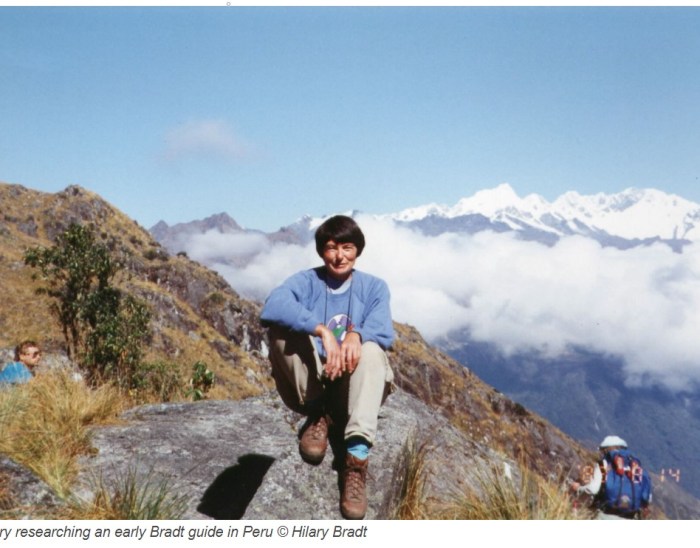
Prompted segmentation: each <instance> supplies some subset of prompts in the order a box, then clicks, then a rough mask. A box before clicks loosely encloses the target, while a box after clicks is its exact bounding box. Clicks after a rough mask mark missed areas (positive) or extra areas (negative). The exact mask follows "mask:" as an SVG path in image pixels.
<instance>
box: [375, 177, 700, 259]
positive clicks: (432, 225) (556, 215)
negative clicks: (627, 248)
mask: <svg viewBox="0 0 700 548" xmlns="http://www.w3.org/2000/svg"><path fill="white" fill-rule="evenodd" d="M384 217H385V218H390V219H393V220H395V221H397V222H400V223H402V224H407V225H412V226H416V227H418V228H421V229H423V230H424V231H426V232H428V233H431V234H435V233H439V232H443V231H455V232H462V231H469V232H473V231H476V230H483V229H487V228H490V229H494V230H498V231H507V230H516V231H520V232H523V233H527V234H528V236H529V237H530V238H532V239H542V240H548V239H551V238H552V237H553V238H558V237H560V236H564V235H571V234H581V235H584V236H589V237H595V238H596V239H598V240H603V241H604V242H603V243H607V244H611V245H614V240H615V239H623V240H628V241H635V240H636V241H645V240H654V239H657V240H658V239H660V240H666V241H683V240H685V241H694V240H700V205H699V204H697V203H694V202H691V201H689V200H686V199H684V198H681V197H679V196H676V195H673V194H666V193H664V192H661V191H659V190H654V189H646V190H638V189H627V190H624V191H623V192H619V193H617V194H603V193H599V194H595V195H590V196H585V195H581V194H579V193H577V192H567V193H566V194H563V195H562V196H560V197H559V198H557V199H556V200H555V201H554V202H551V203H550V202H548V201H547V200H545V199H544V198H543V197H542V196H539V195H537V194H530V195H528V196H526V197H524V198H520V197H519V196H518V195H517V194H516V193H515V191H514V190H513V189H512V188H511V186H510V185H508V184H502V185H499V186H497V187H496V188H494V189H490V190H481V191H479V192H477V193H476V194H474V195H473V196H471V197H468V198H463V199H461V200H460V201H459V202H457V203H456V204H455V205H454V206H451V207H450V206H444V205H438V204H428V205H425V206H420V207H415V208H411V209H406V210H404V211H401V212H399V213H395V214H389V215H386V216H384ZM467 220H471V223H470V225H471V229H469V228H466V227H467V224H466V221H467ZM605 240H608V241H605Z"/></svg>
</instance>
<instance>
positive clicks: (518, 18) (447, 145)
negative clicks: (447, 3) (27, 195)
mask: <svg viewBox="0 0 700 548" xmlns="http://www.w3.org/2000/svg"><path fill="white" fill-rule="evenodd" d="M698 28H700V8H670V9H662V8H593V7H589V8H474V7H462V8H359V7H358V8H225V7H221V8H213V7H208V8H187V7H180V8H162V7H161V8H138V7H122V8H48V7H36V8H7V7H5V8H0V71H1V72H0V73H1V74H2V85H0V120H2V131H0V180H1V181H5V182H11V183H19V184H23V185H24V186H27V187H30V188H35V189H39V190H46V191H52V192H53V191H58V190H61V189H63V188H65V187H66V186H67V185H69V184H80V185H82V186H84V187H86V188H89V189H91V190H93V191H95V192H98V193H99V194H101V195H102V196H104V197H105V198H106V199H107V200H109V201H110V202H112V203H113V204H115V205H116V206H117V207H119V208H120V209H122V210H123V211H124V212H125V213H127V214H128V215H130V216H132V217H134V218H135V219H136V220H138V221H139V222H140V223H141V224H142V225H144V226H146V227H150V226H151V225H152V224H154V223H155V222H157V221H158V220H160V219H164V220H166V221H167V222H168V223H171V224H172V223H175V222H181V221H188V220H192V219H196V218H202V217H205V216H207V215H210V214H213V213H218V212H221V211H226V212H228V213H229V214H231V215H232V216H233V217H234V218H235V219H236V220H237V221H238V222H239V223H241V224H243V225H244V226H246V227H249V228H260V229H263V230H275V229H276V228H278V227H279V226H282V225H285V224H288V223H290V222H293V221H294V220H296V219H297V218H298V217H300V216H301V215H303V214H305V213H308V214H312V215H322V214H326V213H334V212H339V211H346V210H349V209H361V210H363V211H365V212H370V213H384V212H393V211H398V210H401V209H404V208H407V207H412V206H417V205H420V204H423V203H428V202H438V203H445V204H453V203H455V202H456V201H457V200H458V199H459V198H461V197H464V196H469V195H471V194H473V193H474V192H476V191H477V190H480V189H483V188H491V187H494V186H496V185H498V184H500V183H503V182H508V183H510V184H511V185H512V186H513V188H514V189H515V190H516V191H517V192H518V193H519V194H520V195H526V194H529V193H531V192H536V193H538V194H541V195H543V196H544V197H545V198H547V199H550V200H551V199H553V198H555V197H557V196H558V195H560V194H562V193H563V192H565V191H567V190H577V191H579V192H581V193H584V194H590V193H595V192H601V191H602V192H617V191H620V190H623V189H625V188H627V187H632V186H634V187H640V188H646V187H654V188H659V189H661V190H664V191H667V192H672V193H676V194H679V195H681V196H683V197H685V198H688V199H690V200H693V201H697V202H700V154H699V152H700V32H698V30H697V29H698Z"/></svg>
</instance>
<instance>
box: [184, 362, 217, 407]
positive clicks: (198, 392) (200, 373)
mask: <svg viewBox="0 0 700 548" xmlns="http://www.w3.org/2000/svg"><path fill="white" fill-rule="evenodd" d="M212 386H214V372H213V371H210V370H209V368H208V367H207V364H206V363H204V362H202V361H198V362H197V363H195V364H194V365H193V366H192V377H191V378H190V383H189V388H188V390H187V397H188V398H192V401H199V400H203V399H204V398H205V397H206V394H207V392H209V390H211V388H212Z"/></svg>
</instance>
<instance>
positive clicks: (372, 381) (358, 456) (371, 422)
mask: <svg viewBox="0 0 700 548" xmlns="http://www.w3.org/2000/svg"><path fill="white" fill-rule="evenodd" d="M315 240H316V251H317V253H318V255H319V256H320V257H321V259H322V260H323V266H320V267H318V268H313V269H310V270H305V271H302V272H298V273H297V274H294V275H293V276H291V277H290V278H288V279H287V280H286V281H285V282H284V283H283V284H282V285H281V286H279V287H278V288H276V289H274V290H273V291H272V293H271V294H270V295H269V297H268V298H267V300H266V301H265V305H264V307H263V310H262V313H261V320H262V322H263V324H264V325H266V326H268V327H269V328H270V329H269V337H270V362H271V364H272V375H273V377H274V379H275V383H276V386H277V390H278V392H279V394H280V396H281V398H282V400H283V401H284V402H285V404H286V405H287V406H288V407H290V408H291V409H293V410H295V411H297V412H299V413H302V414H304V415H307V417H308V419H307V421H306V423H305V425H304V426H303V427H302V429H301V433H300V441H299V451H300V453H301V456H302V458H303V459H304V460H306V461H307V462H310V463H314V464H317V463H320V462H321V461H322V460H323V458H324V456H325V454H326V450H327V448H328V428H329V422H330V418H329V415H330V414H332V412H333V410H334V408H337V407H338V406H340V407H341V411H342V413H343V414H344V416H345V417H346V418H347V422H346V424H345V430H344V439H345V444H346V455H345V466H344V469H343V472H342V486H341V500H340V509H341V513H342V514H343V516H344V517H346V518H348V519H362V518H363V517H364V515H365V513H366V510H367V495H366V476H367V467H368V457H369V452H370V448H371V447H372V445H373V444H374V442H375V437H376V433H377V417H378V414H379V408H380V407H381V405H382V403H383V402H384V400H385V399H386V397H387V395H388V394H389V391H390V387H391V383H392V381H393V373H392V371H391V367H390V366H389V362H388V359H387V356H386V353H385V350H387V349H388V348H389V347H390V346H391V344H392V342H393V340H394V329H393V325H392V319H391V310H390V306H389V300H390V295H389V289H388V287H387V284H386V283H385V282H384V281H383V280H381V279H380V278H377V277H375V276H372V275H369V274H366V273H364V272H360V271H357V270H355V261H356V260H357V258H358V257H360V255H361V254H362V251H363V249H364V247H365V237H364V234H363V233H362V230H361V229H360V227H359V226H358V225H357V223H356V222H355V221H354V220H353V219H352V218H350V217H347V216H344V215H337V216H334V217H331V218H330V219H328V220H326V221H325V222H324V223H323V224H322V225H321V226H320V227H319V228H318V229H317V230H316V234H315Z"/></svg>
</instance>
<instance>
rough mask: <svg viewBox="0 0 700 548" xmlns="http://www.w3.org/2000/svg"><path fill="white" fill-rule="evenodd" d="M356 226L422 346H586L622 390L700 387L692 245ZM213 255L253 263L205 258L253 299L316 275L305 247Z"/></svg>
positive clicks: (696, 263)
mask: <svg viewBox="0 0 700 548" xmlns="http://www.w3.org/2000/svg"><path fill="white" fill-rule="evenodd" d="M358 221H359V223H360V225H361V226H362V228H363V231H364V232H365V235H366V237H367V242H368V244H367V248H366V250H365V252H364V254H363V255H362V257H360V258H359V259H358V263H357V267H358V268H359V269H361V270H365V271H367V272H371V273H373V274H376V275H378V276H380V277H382V278H384V279H385V280H386V281H387V282H388V283H389V286H390V288H391V291H392V309H393V313H394V318H395V319H396V320H397V321H400V322H406V323H409V324H412V325H414V326H416V327H417V328H418V329H419V330H420V331H421V332H422V333H423V335H424V336H425V337H426V338H428V339H434V338H436V337H439V336H442V335H445V334H447V333H448V332H449V331H451V330H455V329H465V328H466V329H468V330H469V331H470V333H471V336H472V338H473V339H474V340H477V341H482V342H489V343H493V344H495V345H497V346H498V347H499V348H500V349H501V351H502V352H503V353H504V354H506V355H508V354H514V353H518V352H524V351H533V350H534V351H537V352H540V353H542V354H543V355H544V356H546V357H549V358H556V357H557V356H560V355H562V354H565V353H567V352H568V351H570V350H571V348H572V347H584V348H586V349H589V350H592V351H596V352H600V353H604V354H609V355H614V356H619V357H621V358H623V359H624V362H625V370H626V374H627V379H628V382H629V383H630V384H639V383H646V382H653V383H661V384H663V385H665V386H666V387H668V388H671V389H673V390H683V389H689V388H691V387H692V386H693V385H697V384H698V383H699V381H700V248H698V247H697V246H694V245H691V246H687V247H686V248H685V250H684V252H683V253H682V254H678V253H673V252H672V251H671V250H670V249H669V248H668V247H667V246H665V245H660V244H659V245H653V246H650V247H639V248H635V249H630V250H626V251H621V250H618V249H614V248H601V247H600V245H599V244H597V243H596V242H594V241H592V240H589V239H586V238H583V237H570V238H564V239H562V240H561V241H560V242H559V243H558V244H557V245H555V246H553V247H546V246H544V245H542V244H539V243H535V242H525V241H521V240H518V239H516V238H515V237H514V235H513V234H512V233H505V234H496V233H492V232H482V233H479V234H477V235H475V236H465V235H455V234H444V235H442V236H439V237H426V236H422V235H420V234H417V233H414V232H412V231H410V230H408V229H405V228H398V227H396V226H394V225H392V224H389V223H387V222H383V221H378V220H375V219H372V218H369V217H365V218H360V219H359V220H358ZM220 236H221V235H220ZM206 242H207V239H206V238H204V237H201V239H200V240H199V242H198V244H199V246H200V247H201V246H204V247H206ZM236 242H238V243H236ZM258 244H259V247H257V248H256V245H258ZM214 248H216V249H217V252H216V254H217V255H219V254H220V253H222V252H223V251H225V250H226V249H228V257H229V258H231V257H234V256H235V254H236V253H240V252H241V251H243V252H244V253H245V255H246V256H247V260H250V259H251V257H252V260H250V262H249V263H248V264H247V265H245V266H242V263H240V262H238V261H236V260H235V257H234V260H233V261H227V264H224V263H223V262H222V261H219V260H213V258H214V257H213V255H211V254H210V255H208V258H209V260H210V263H209V264H210V265H211V266H213V267H214V268H216V269H217V270H219V271H220V272H221V274H222V275H223V276H225V277H226V278H227V279H228V281H229V282H230V283H231V285H232V286H233V287H234V288H235V289H237V290H238V291H239V292H241V293H242V294H244V295H247V296H250V297H253V298H256V299H259V300H262V299H264V297H265V296H266V295H267V293H268V292H269V291H270V290H271V289H272V288H273V287H275V286H276V285H278V284H279V283H281V282H282V281H283V280H284V279H285V278H286V277H287V276H289V275H291V274H292V273H294V272H296V271H297V270H300V269H303V268H308V267H311V266H316V265H318V264H320V260H319V259H318V257H317V256H316V253H315V250H314V249H313V246H312V245H309V246H307V247H305V248H303V249H302V248H300V247H298V246H289V245H284V244H274V245H271V244H269V243H268V242H266V241H264V240H257V241H252V240H245V239H244V240H242V241H237V240H235V239H233V240H228V241H227V240H225V239H223V240H222V239H218V240H214V245H213V247H212V248H211V249H214ZM236 249H238V251H236ZM188 253H189V251H188ZM190 255H191V256H193V258H194V257H196V256H197V255H195V254H193V253H190ZM202 257H203V258H204V256H202ZM231 262H233V263H234V264H233V265H232V264H230V263H231ZM236 263H238V264H241V266H235V264H236Z"/></svg>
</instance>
